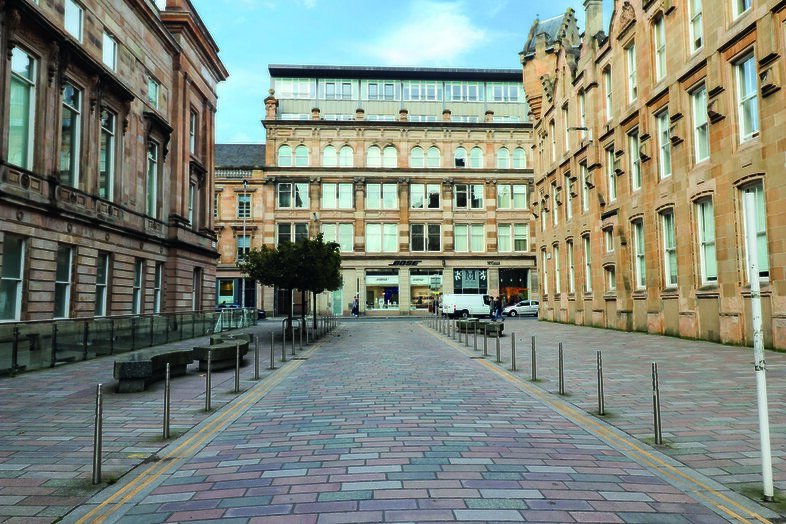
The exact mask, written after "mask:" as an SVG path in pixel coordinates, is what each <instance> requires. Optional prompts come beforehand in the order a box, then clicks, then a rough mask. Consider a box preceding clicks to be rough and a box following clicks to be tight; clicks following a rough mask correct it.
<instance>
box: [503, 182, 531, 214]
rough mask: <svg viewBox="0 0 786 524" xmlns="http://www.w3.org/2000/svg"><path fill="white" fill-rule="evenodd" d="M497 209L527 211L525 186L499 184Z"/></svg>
mask: <svg viewBox="0 0 786 524" xmlns="http://www.w3.org/2000/svg"><path fill="white" fill-rule="evenodd" d="M497 209H527V186H526V185H524V184H499V185H498V186H497Z"/></svg>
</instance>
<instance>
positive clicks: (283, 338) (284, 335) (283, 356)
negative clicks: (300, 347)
mask: <svg viewBox="0 0 786 524" xmlns="http://www.w3.org/2000/svg"><path fill="white" fill-rule="evenodd" d="M286 361H287V328H286V327H285V328H284V329H282V330H281V362H286Z"/></svg>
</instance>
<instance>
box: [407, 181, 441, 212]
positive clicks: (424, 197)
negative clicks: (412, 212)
mask: <svg viewBox="0 0 786 524" xmlns="http://www.w3.org/2000/svg"><path fill="white" fill-rule="evenodd" d="M432 195H436V200H437V201H436V205H433V202H432V198H431V197H432ZM409 207H410V209H440V208H441V207H442V186H441V185H440V184H410V185H409Z"/></svg>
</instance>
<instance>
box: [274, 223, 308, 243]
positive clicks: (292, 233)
mask: <svg viewBox="0 0 786 524" xmlns="http://www.w3.org/2000/svg"><path fill="white" fill-rule="evenodd" d="M284 228H287V234H286V235H283V234H282V230H283V229H284ZM302 240H308V223H306V222H278V223H277V224H276V245H281V243H282V242H285V241H288V242H292V243H298V242H300V241H302Z"/></svg>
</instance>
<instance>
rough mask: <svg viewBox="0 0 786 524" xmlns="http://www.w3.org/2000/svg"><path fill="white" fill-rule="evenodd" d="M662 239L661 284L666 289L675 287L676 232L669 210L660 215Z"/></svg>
mask: <svg viewBox="0 0 786 524" xmlns="http://www.w3.org/2000/svg"><path fill="white" fill-rule="evenodd" d="M660 220H661V232H662V237H663V284H664V286H665V287H667V288H674V287H677V283H678V280H677V271H678V265H677V230H676V226H675V223H674V211H673V210H671V209H669V210H667V211H663V212H662V213H661V214H660Z"/></svg>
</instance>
